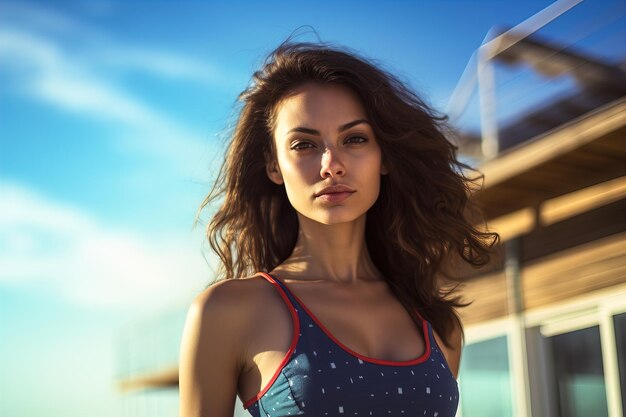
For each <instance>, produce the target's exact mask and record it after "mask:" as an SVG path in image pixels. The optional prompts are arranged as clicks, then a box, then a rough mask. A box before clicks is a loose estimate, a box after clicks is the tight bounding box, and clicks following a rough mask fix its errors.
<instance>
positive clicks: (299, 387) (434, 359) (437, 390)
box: [244, 273, 459, 417]
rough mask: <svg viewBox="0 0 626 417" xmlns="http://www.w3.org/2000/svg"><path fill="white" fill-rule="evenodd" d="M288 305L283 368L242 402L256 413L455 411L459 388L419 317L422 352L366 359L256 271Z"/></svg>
mask: <svg viewBox="0 0 626 417" xmlns="http://www.w3.org/2000/svg"><path fill="white" fill-rule="evenodd" d="M260 275H262V276H263V277H265V279H267V280H268V281H270V282H271V283H272V284H273V285H274V286H275V287H276V289H277V290H278V291H279V292H280V293H281V296H282V298H283V299H284V300H285V302H287V303H288V305H289V307H290V309H291V312H292V318H293V319H294V330H296V331H297V333H295V334H294V340H293V343H292V345H291V347H290V349H289V351H288V352H287V355H286V357H285V360H284V361H283V365H282V367H281V368H280V369H279V370H277V372H276V375H275V376H274V378H273V379H272V380H271V381H270V382H269V383H268V385H267V386H266V387H264V389H263V390H262V391H261V392H259V393H258V394H257V395H256V396H255V397H253V398H250V399H249V400H248V401H246V402H245V403H244V408H245V409H247V410H248V412H249V413H250V414H251V415H252V416H253V417H279V416H310V417H313V416H315V417H324V416H341V417H343V416H392V417H395V416H431V417H435V416H436V417H453V416H454V415H455V414H456V410H457V407H458V398H459V391H458V385H457V381H456V379H455V378H454V376H453V375H452V372H451V371H450V370H449V368H448V365H447V363H446V360H445V357H444V356H443V354H442V353H441V351H440V349H439V347H438V345H437V342H436V340H435V339H434V336H433V332H432V326H431V324H430V323H429V322H428V321H426V320H422V332H423V336H424V340H425V341H426V345H427V346H426V352H424V354H423V355H422V356H420V357H419V358H416V359H413V360H410V361H403V362H396V361H385V360H378V359H374V358H368V357H365V356H362V355H359V354H358V353H356V352H353V351H351V350H350V349H349V348H347V347H346V346H344V345H342V344H341V342H339V341H338V340H337V339H336V338H335V337H334V336H333V335H332V334H330V333H329V332H328V330H327V329H326V328H324V326H323V324H321V322H319V320H318V319H317V318H316V317H315V316H314V315H313V314H312V313H311V312H310V310H308V308H307V307H306V306H305V305H303V303H302V302H301V301H300V300H299V299H298V297H297V296H295V295H294V294H293V293H291V291H290V290H289V288H288V287H287V286H286V285H285V284H284V283H282V282H281V281H280V280H278V279H275V278H273V277H272V276H270V275H268V274H265V273H260Z"/></svg>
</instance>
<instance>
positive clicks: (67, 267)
mask: <svg viewBox="0 0 626 417" xmlns="http://www.w3.org/2000/svg"><path fill="white" fill-rule="evenodd" d="M0 229H2V231H3V233H2V237H1V238H0V285H17V286H29V287H35V288H38V289H41V290H43V291H46V292H49V293H51V294H57V295H60V296H62V297H65V298H66V299H68V300H70V301H72V302H75V303H77V304H79V305H82V306H84V307H87V308H91V309H125V310H132V311H135V312H146V313H147V312H150V311H157V310H162V309H163V308H164V307H168V306H175V305H180V304H181V303H185V302H187V301H189V300H190V297H191V296H193V294H195V293H196V292H197V291H199V290H201V289H202V288H203V287H204V285H206V284H207V283H208V281H209V280H210V279H212V272H211V268H210V267H209V266H208V265H207V264H206V261H205V260H204V258H203V256H202V254H201V243H200V242H201V238H202V231H201V230H198V233H196V234H194V235H191V234H189V235H178V236H172V235H167V236H158V235H156V236H150V237H148V236H139V235H137V234H135V233H133V232H131V231H128V230H120V229H115V228H112V227H109V226H107V225H106V224H102V223H101V222H100V221H99V220H98V219H96V218H93V217H91V216H89V215H88V214H87V213H84V212H82V211H81V210H79V209H77V208H75V207H72V206H70V205H67V204H64V203H61V202H57V201H53V200H51V199H49V198H47V197H46V196H44V195H41V194H39V193H37V192H36V191H33V190H31V189H29V188H27V187H25V186H23V185H20V184H17V183H12V182H8V181H2V180H0Z"/></svg>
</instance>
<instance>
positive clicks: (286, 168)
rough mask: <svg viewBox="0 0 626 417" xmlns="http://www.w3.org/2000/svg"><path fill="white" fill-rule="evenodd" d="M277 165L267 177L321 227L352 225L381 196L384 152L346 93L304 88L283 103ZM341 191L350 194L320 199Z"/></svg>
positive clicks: (276, 128)
mask: <svg viewBox="0 0 626 417" xmlns="http://www.w3.org/2000/svg"><path fill="white" fill-rule="evenodd" d="M274 141H275V145H276V157H277V162H278V164H276V163H269V164H268V165H267V174H268V176H269V177H270V179H271V180H272V181H273V182H275V183H276V184H284V185H285V190H286V192H287V197H288V198H289V201H290V203H291V205H292V206H293V207H294V208H295V209H296V211H297V212H298V213H300V214H301V215H303V216H305V217H307V218H309V219H312V220H315V221H317V222H319V223H323V224H337V223H343V222H349V221H352V220H355V219H357V218H359V217H360V216H362V215H363V214H364V213H366V212H367V210H368V209H369V208H370V207H371V206H372V205H373V204H374V202H375V201H376V199H377V198H378V193H379V190H380V175H381V174H386V170H385V169H384V167H383V166H382V161H381V151H380V147H379V145H378V143H377V141H376V138H375V136H374V132H373V131H372V128H371V126H370V124H369V123H368V120H367V116H366V113H365V109H364V108H363V105H362V104H361V101H360V100H359V99H358V97H357V96H356V95H355V94H354V93H353V92H352V91H351V90H349V89H348V88H346V87H342V86H337V85H330V86H329V85H318V84H306V85H304V86H302V87H300V88H298V89H297V91H296V93H295V94H293V95H290V96H289V97H288V98H286V99H284V100H283V101H281V103H280V104H279V105H278V107H277V109H276V119H275V126H274ZM335 185H343V186H345V187H347V188H349V189H350V190H351V191H352V192H349V193H339V194H325V195H319V193H320V192H321V191H322V190H323V189H324V188H326V187H328V186H335Z"/></svg>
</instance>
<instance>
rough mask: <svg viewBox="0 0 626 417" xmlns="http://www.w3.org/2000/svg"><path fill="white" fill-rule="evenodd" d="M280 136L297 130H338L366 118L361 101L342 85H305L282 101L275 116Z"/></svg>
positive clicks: (277, 131)
mask: <svg viewBox="0 0 626 417" xmlns="http://www.w3.org/2000/svg"><path fill="white" fill-rule="evenodd" d="M275 117H276V119H275V122H276V126H275V127H276V129H275V131H276V134H277V135H280V134H281V133H284V132H286V131H287V130H289V129H291V128H293V127H299V126H302V127H309V128H314V129H317V128H319V129H323V128H324V127H328V128H336V126H340V125H343V124H345V123H348V122H351V121H353V120H356V119H364V118H366V113H365V109H364V107H363V104H362V103H361V100H360V99H359V97H358V96H357V95H356V94H355V93H354V92H353V91H352V90H350V89H349V88H348V87H344V86H341V85H319V84H305V85H303V86H301V87H299V88H297V89H296V90H295V91H294V92H293V93H292V94H290V95H289V96H288V97H286V98H284V99H283V100H281V102H280V103H278V105H277V106H276V112H275Z"/></svg>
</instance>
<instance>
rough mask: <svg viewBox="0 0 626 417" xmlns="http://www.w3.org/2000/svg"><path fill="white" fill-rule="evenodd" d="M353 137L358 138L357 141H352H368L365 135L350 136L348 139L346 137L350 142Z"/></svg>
mask: <svg viewBox="0 0 626 417" xmlns="http://www.w3.org/2000/svg"><path fill="white" fill-rule="evenodd" d="M352 139H356V140H357V141H356V142H352V143H365V142H367V141H368V139H367V138H366V137H364V136H350V137H349V138H348V139H346V141H348V142H350V141H351V140H352Z"/></svg>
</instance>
